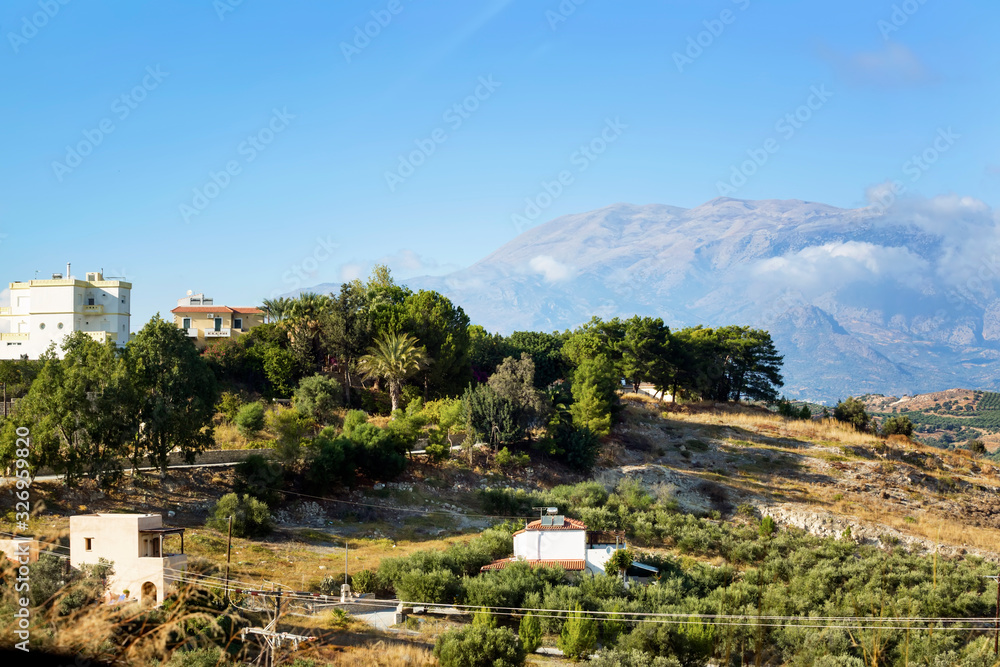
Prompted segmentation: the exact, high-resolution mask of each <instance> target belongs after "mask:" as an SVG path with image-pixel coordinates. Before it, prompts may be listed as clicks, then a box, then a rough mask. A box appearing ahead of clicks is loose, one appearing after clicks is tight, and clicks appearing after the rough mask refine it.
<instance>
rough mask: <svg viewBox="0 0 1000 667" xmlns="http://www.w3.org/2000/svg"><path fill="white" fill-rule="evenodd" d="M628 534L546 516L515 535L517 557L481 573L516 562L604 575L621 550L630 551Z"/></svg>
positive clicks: (563, 518) (506, 559) (562, 517)
mask: <svg viewBox="0 0 1000 667" xmlns="http://www.w3.org/2000/svg"><path fill="white" fill-rule="evenodd" d="M626 546H627V545H626V543H625V533H624V532H620V531H599V530H587V526H586V525H585V524H584V523H583V522H582V521H578V520H576V519H570V518H568V517H565V516H561V515H551V514H550V515H548V516H543V517H541V518H540V519H539V520H537V521H532V522H531V523H529V524H528V525H527V526H525V527H524V530H519V531H517V532H516V533H514V555H513V556H512V557H510V558H502V559H500V560H497V561H493V562H492V563H490V564H489V565H484V566H483V567H482V568H481V571H483V572H486V571H489V570H502V569H504V568H505V567H507V565H508V564H510V563H512V562H514V561H519V560H520V561H524V562H526V563H528V564H529V565H531V566H533V567H535V566H546V565H560V566H562V568H563V569H564V570H567V571H569V572H590V573H591V574H602V573H604V565H605V563H607V562H608V559H609V558H611V554H613V553H614V552H615V550H617V549H624V548H626Z"/></svg>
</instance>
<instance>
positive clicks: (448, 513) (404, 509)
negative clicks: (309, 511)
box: [268, 488, 526, 520]
mask: <svg viewBox="0 0 1000 667" xmlns="http://www.w3.org/2000/svg"><path fill="white" fill-rule="evenodd" d="M268 490H269V491H277V492H278V493H285V494H288V495H291V496H301V497H303V498H312V499H313V500H325V501H326V502H330V503H341V504H342V505H354V506H356V507H372V508H375V509H380V510H391V511H393V512H411V513H413V514H424V515H428V514H444V515H446V516H467V517H472V518H480V519H504V520H512V519H524V518H526V517H519V516H506V515H502V514H474V513H471V512H454V511H451V510H425V509H414V508H408V507H393V506H391V505H378V504H374V503H359V502H355V501H353V500H339V499H337V498H327V497H325V496H314V495H310V494H308V493H299V492H297V491H285V490H284V489H276V488H269V489H268Z"/></svg>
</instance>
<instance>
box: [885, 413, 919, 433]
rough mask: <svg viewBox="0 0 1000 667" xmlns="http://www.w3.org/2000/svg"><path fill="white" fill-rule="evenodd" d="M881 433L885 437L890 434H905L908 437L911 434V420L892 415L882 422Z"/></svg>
mask: <svg viewBox="0 0 1000 667" xmlns="http://www.w3.org/2000/svg"><path fill="white" fill-rule="evenodd" d="M882 435H883V436H885V437H888V436H890V435H905V436H906V437H907V438H909V437H910V436H911V435H913V422H911V421H910V418H909V417H901V416H898V415H893V416H892V417H889V418H888V419H886V420H885V422H883V423H882Z"/></svg>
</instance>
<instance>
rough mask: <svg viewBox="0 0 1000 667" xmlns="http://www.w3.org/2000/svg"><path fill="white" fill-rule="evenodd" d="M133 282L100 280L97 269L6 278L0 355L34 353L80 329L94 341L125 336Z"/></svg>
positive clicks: (120, 342)
mask: <svg viewBox="0 0 1000 667" xmlns="http://www.w3.org/2000/svg"><path fill="white" fill-rule="evenodd" d="M131 307H132V284H131V283H127V282H125V281H123V280H105V279H104V276H103V275H102V274H101V273H100V272H92V273H87V279H86V280H79V279H77V278H74V277H73V276H71V275H70V265H69V264H67V265H66V274H65V276H64V275H63V274H61V273H53V274H52V278H51V279H46V280H30V281H27V282H13V283H10V306H7V307H0V359H20V358H21V357H22V356H25V355H27V357H28V358H29V359H37V358H38V357H39V355H41V354H42V353H43V352H45V351H46V350H47V349H48V348H49V345H51V344H52V343H55V344H56V351H57V353H58V354H59V356H60V357H61V356H62V350H61V349H59V348H60V346H61V345H62V342H63V339H64V338H65V337H66V336H67V335H69V334H71V333H73V332H75V331H83V332H84V333H86V334H87V335H88V336H90V337H91V338H93V339H94V340H96V341H97V342H99V343H104V342H105V341H108V340H112V341H115V343H116V344H117V345H118V346H119V347H124V346H125V344H126V343H127V342H128V340H129V331H130V329H129V326H130V321H129V316H130V310H131Z"/></svg>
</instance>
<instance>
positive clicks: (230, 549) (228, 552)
mask: <svg viewBox="0 0 1000 667" xmlns="http://www.w3.org/2000/svg"><path fill="white" fill-rule="evenodd" d="M232 553H233V517H232V516H230V517H229V539H228V540H227V541H226V595H225V600H226V606H227V607H228V606H229V559H230V557H231V556H232Z"/></svg>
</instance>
